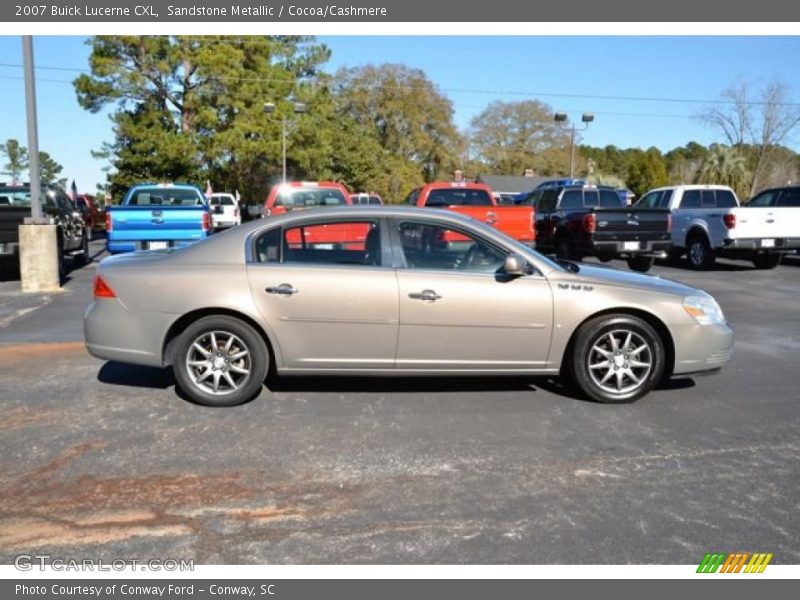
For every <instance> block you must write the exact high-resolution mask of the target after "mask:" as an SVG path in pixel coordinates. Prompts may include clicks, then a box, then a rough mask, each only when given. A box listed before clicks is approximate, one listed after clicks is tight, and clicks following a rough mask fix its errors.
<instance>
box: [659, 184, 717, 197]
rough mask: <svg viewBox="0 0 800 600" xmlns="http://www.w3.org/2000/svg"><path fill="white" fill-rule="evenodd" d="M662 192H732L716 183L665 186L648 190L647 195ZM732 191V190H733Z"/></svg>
mask: <svg viewBox="0 0 800 600" xmlns="http://www.w3.org/2000/svg"><path fill="white" fill-rule="evenodd" d="M660 190H731V188H730V187H729V186H727V185H719V184H716V183H682V184H680V185H663V186H661V187H657V188H653V189H652V190H647V192H646V193H648V194H649V193H650V192H658V191H660ZM731 191H732V190H731Z"/></svg>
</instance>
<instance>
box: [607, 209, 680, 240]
mask: <svg viewBox="0 0 800 600" xmlns="http://www.w3.org/2000/svg"><path fill="white" fill-rule="evenodd" d="M594 214H595V217H596V219H597V227H596V230H595V234H594V239H595V240H596V241H622V240H638V241H652V240H661V239H668V238H669V237H670V225H671V220H670V211H669V209H666V208H663V209H662V208H636V209H633V208H596V209H595V210H594Z"/></svg>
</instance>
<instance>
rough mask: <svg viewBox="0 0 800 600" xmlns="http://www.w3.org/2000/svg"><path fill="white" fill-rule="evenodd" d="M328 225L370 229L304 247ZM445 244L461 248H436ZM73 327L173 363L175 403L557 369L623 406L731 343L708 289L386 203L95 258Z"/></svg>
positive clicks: (717, 356) (705, 367)
mask: <svg viewBox="0 0 800 600" xmlns="http://www.w3.org/2000/svg"><path fill="white" fill-rule="evenodd" d="M339 226H344V227H350V228H355V227H363V228H366V229H367V236H366V238H365V239H364V241H363V242H362V243H361V244H360V245H359V246H357V247H350V248H347V249H345V248H343V247H342V246H343V245H342V244H320V245H314V244H307V243H305V242H304V240H305V239H307V237H308V234H312V237H313V233H312V232H313V231H314V230H319V229H326V228H327V229H330V228H332V227H339ZM340 231H344V229H341V230H340ZM451 233H457V234H458V235H459V236H461V237H462V238H463V239H464V240H465V241H466V243H464V244H457V245H452V244H446V243H442V240H445V239H446V238H447V237H448V235H450V234H451ZM209 281H213V282H214V285H208V282H209ZM154 302H156V304H157V310H154ZM84 319H85V322H84V325H85V337H86V347H87V349H88V350H89V352H90V353H91V354H92V355H94V356H96V357H98V358H101V359H105V360H114V361H121V362H128V363H135V364H142V365H149V366H153V367H164V366H167V365H172V367H173V372H174V373H175V379H176V383H177V386H178V388H179V389H180V390H181V391H182V392H183V393H184V394H186V395H187V396H188V397H189V398H191V399H192V400H194V401H195V402H198V403H201V404H208V405H216V406H223V405H226V406H227V405H234V404H239V403H242V402H245V401H247V400H249V399H251V398H253V397H254V396H256V395H257V394H258V393H259V392H260V391H261V388H262V384H263V382H264V378H265V377H266V376H267V374H268V372H274V373H277V374H280V375H299V376H307V375H320V374H322V375H331V374H338V375H381V376H386V375H395V376H408V375H415V376H420V375H425V376H431V375H473V376H480V377H486V376H491V375H517V376H520V375H528V376H532V375H542V376H557V375H559V373H560V374H562V375H564V376H569V377H571V378H572V380H574V381H575V382H576V383H577V385H578V386H579V388H580V389H581V390H582V391H583V392H584V393H585V394H586V395H587V396H589V397H590V398H593V399H595V400H598V401H601V402H628V401H632V400H635V399H637V398H640V397H642V396H644V395H645V394H647V393H648V392H649V391H650V390H651V389H653V387H654V386H655V385H656V384H657V383H658V382H659V381H661V380H662V379H663V378H665V377H669V376H673V375H675V376H686V375H689V374H691V373H698V372H708V371H714V370H717V369H719V368H720V367H722V366H723V365H724V364H725V362H726V361H727V360H728V357H729V355H730V352H731V348H732V344H733V332H732V331H731V329H730V328H729V327H728V325H727V324H726V321H725V317H724V316H723V313H722V310H721V309H720V307H719V305H718V304H717V303H716V302H715V301H714V299H713V298H712V297H711V296H709V295H708V294H706V293H705V292H702V291H700V290H697V289H695V288H692V287H689V286H687V285H684V284H682V283H678V282H675V281H670V280H666V279H661V278H658V277H650V276H647V275H642V274H639V273H631V272H627V271H620V270H616V269H607V268H604V267H602V266H591V265H587V264H577V263H570V262H564V263H558V262H554V261H552V260H550V259H548V258H546V257H544V256H542V255H541V254H539V253H537V252H536V251H534V250H532V249H531V248H529V247H528V246H526V245H524V244H520V243H519V242H517V241H516V240H514V239H513V238H511V237H509V236H507V235H505V234H503V233H502V232H500V231H498V230H497V229H496V228H494V227H491V226H488V225H485V224H483V223H479V222H478V221H476V220H474V219H470V218H467V217H465V216H462V215H459V214H456V213H454V212H450V211H436V210H427V209H417V208H409V207H388V206H383V207H374V206H369V207H348V208H330V209H319V210H303V211H292V212H291V213H288V214H284V215H280V216H277V217H274V218H270V219H265V220H259V221H253V222H251V223H246V224H244V225H242V226H241V227H237V228H236V229H235V230H233V231H230V232H229V233H227V234H225V235H219V236H212V237H210V238H208V239H207V240H204V241H202V242H201V243H199V244H195V245H193V246H190V247H188V248H183V249H181V250H178V251H175V252H145V253H139V254H136V255H130V256H125V257H120V256H116V257H110V258H106V259H105V260H103V261H102V262H101V263H100V265H99V266H98V270H97V276H96V278H95V284H94V301H93V302H92V303H91V305H90V306H89V307H88V310H87V311H86V312H85V316H84Z"/></svg>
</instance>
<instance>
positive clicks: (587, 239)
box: [529, 184, 672, 272]
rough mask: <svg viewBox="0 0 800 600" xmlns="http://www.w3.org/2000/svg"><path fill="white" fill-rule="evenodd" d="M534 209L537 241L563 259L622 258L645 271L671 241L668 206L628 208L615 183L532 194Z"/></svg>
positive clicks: (634, 267) (545, 190)
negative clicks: (623, 202) (587, 257)
mask: <svg viewBox="0 0 800 600" xmlns="http://www.w3.org/2000/svg"><path fill="white" fill-rule="evenodd" d="M529 202H530V203H531V204H532V205H533V206H534V207H535V209H536V247H537V248H538V249H539V250H540V251H545V252H555V253H556V256H558V257H559V258H563V259H571V260H582V259H583V258H584V257H586V256H597V257H598V258H600V260H602V261H609V260H611V259H613V258H623V259H625V260H627V261H628V266H629V267H630V268H631V269H632V270H634V271H641V272H646V271H649V270H650V267H651V266H652V265H653V259H654V258H656V257H666V251H667V250H669V249H670V248H671V247H672V241H671V238H670V214H669V210H667V209H659V208H636V209H633V208H630V207H627V206H625V205H623V204H622V200H621V199H620V197H619V194H617V191H616V190H615V189H614V188H612V187H606V186H593V185H586V184H569V185H561V186H549V187H544V188H540V189H538V190H536V191H534V192H533V193H531V194H530V196H529Z"/></svg>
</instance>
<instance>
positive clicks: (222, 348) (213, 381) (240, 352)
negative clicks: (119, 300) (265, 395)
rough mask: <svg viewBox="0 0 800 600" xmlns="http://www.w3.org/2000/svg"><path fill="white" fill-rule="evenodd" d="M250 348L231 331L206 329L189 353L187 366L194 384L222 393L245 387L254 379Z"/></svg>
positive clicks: (218, 394)
mask: <svg viewBox="0 0 800 600" xmlns="http://www.w3.org/2000/svg"><path fill="white" fill-rule="evenodd" d="M251 368H252V364H251V358H250V350H249V349H248V347H247V345H246V344H245V343H244V341H242V339H241V338H240V337H239V336H237V335H234V334H233V333H231V332H229V331H221V330H216V331H206V332H205V333H203V334H201V335H200V336H198V337H197V338H196V339H195V340H194V342H192V344H191V346H189V351H188V352H187V353H186V370H187V372H188V373H189V378H190V380H191V381H192V383H193V384H194V385H196V386H197V387H198V388H200V389H201V390H203V391H204V392H207V393H209V394H214V395H217V396H222V395H226V394H231V393H233V392H235V391H236V390H239V389H241V387H242V386H243V385H245V384H246V383H247V381H248V380H249V379H250V371H251Z"/></svg>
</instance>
